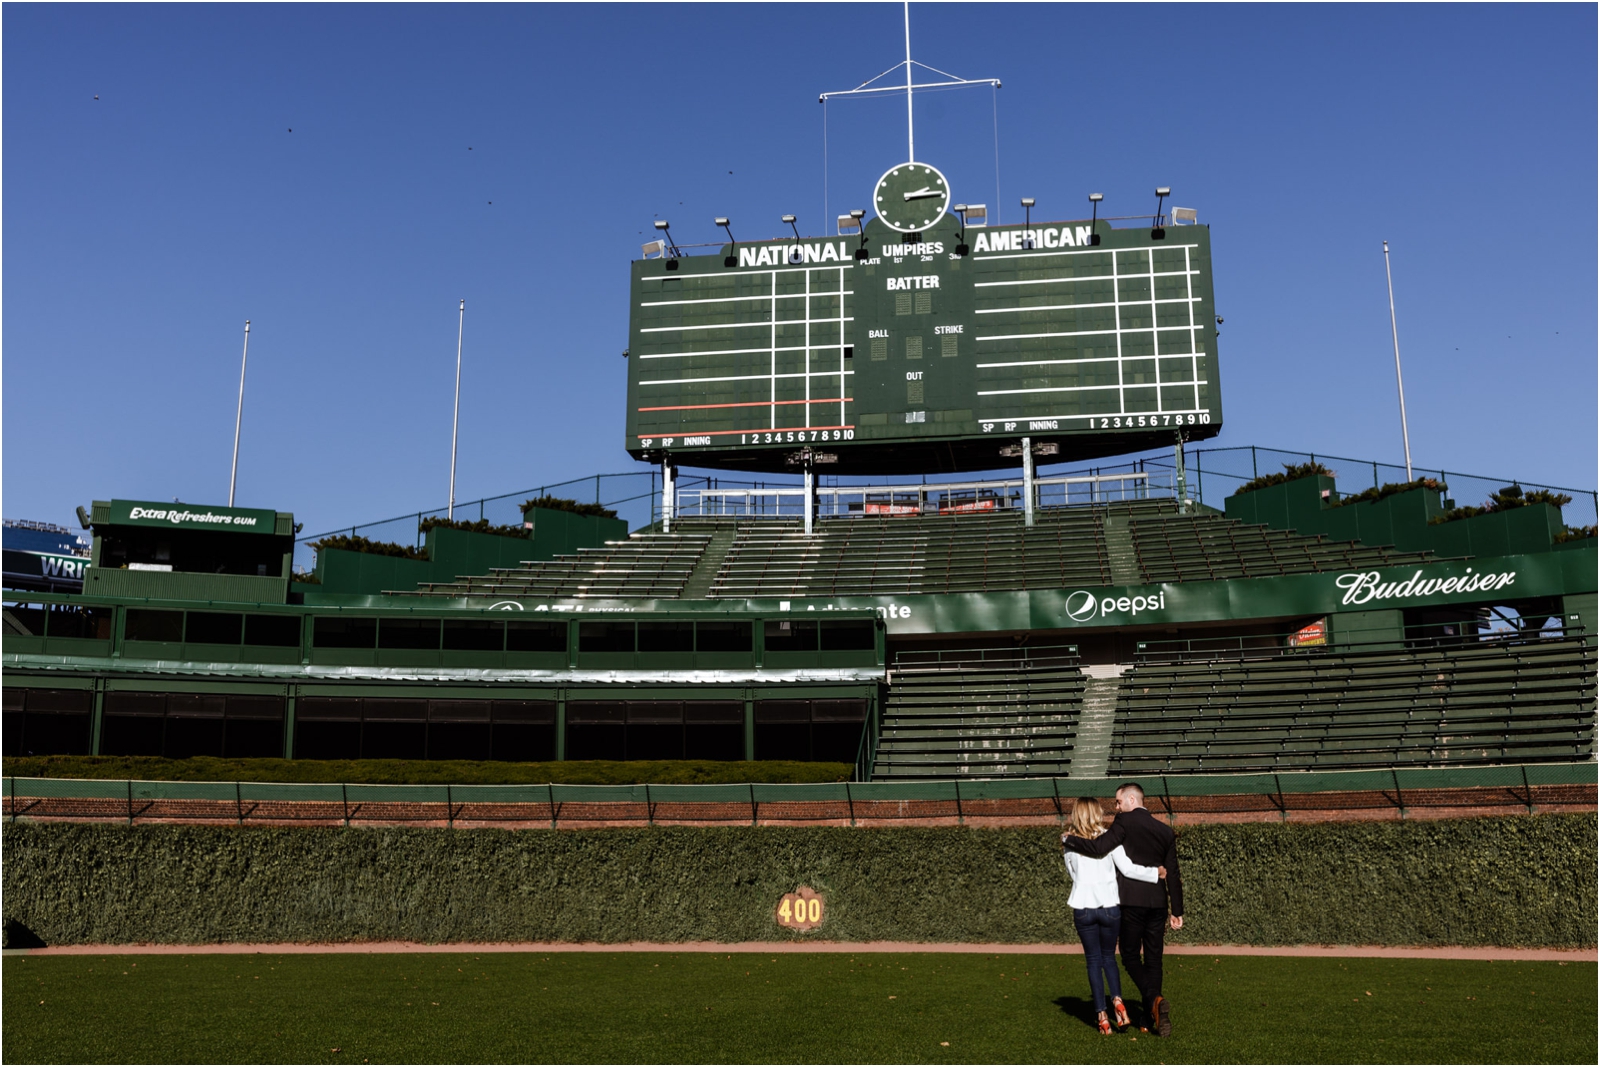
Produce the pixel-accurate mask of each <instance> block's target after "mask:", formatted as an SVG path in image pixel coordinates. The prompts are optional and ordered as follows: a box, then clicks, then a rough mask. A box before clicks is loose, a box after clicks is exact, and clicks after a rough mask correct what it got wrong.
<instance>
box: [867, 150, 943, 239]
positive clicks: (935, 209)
mask: <svg viewBox="0 0 1600 1067" xmlns="http://www.w3.org/2000/svg"><path fill="white" fill-rule="evenodd" d="M872 195H873V200H872V204H873V207H875V208H877V211H878V218H880V219H882V220H883V222H884V225H886V226H888V227H889V228H890V229H892V230H899V231H900V232H901V233H915V232H917V231H919V230H926V229H927V228H928V227H929V226H932V225H933V224H934V223H936V222H938V221H939V220H940V219H942V218H944V213H945V212H946V211H947V210H948V209H949V207H950V183H949V182H947V181H945V180H944V175H943V174H940V173H939V171H938V169H937V168H935V167H930V166H928V165H927V164H926V163H902V164H900V165H899V166H898V167H895V168H893V169H892V170H890V171H889V172H888V173H887V174H885V175H884V176H883V177H881V178H879V179H878V188H877V190H876V191H875V192H874V193H873V194H872Z"/></svg>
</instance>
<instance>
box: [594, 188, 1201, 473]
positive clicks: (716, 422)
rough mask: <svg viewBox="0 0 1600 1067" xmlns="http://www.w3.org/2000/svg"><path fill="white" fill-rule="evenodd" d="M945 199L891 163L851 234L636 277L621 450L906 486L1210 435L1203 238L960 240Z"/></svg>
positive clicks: (1042, 229) (1020, 232)
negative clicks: (1040, 451) (1034, 447)
mask: <svg viewBox="0 0 1600 1067" xmlns="http://www.w3.org/2000/svg"><path fill="white" fill-rule="evenodd" d="M951 197H952V190H951V189H950V185H949V182H948V181H947V180H946V179H945V177H944V175H943V174H942V173H940V171H939V170H938V169H937V168H936V167H933V166H931V165H928V164H924V163H907V164H901V165H900V166H898V167H893V168H891V169H890V170H889V171H887V172H886V173H885V174H884V175H883V177H882V178H880V179H879V181H878V183H877V185H876V186H875V187H874V189H873V193H872V204H873V207H874V213H875V214H874V217H871V218H869V219H868V220H866V222H865V225H864V227H863V230H862V233H861V235H860V236H859V237H857V236H849V237H834V238H803V239H795V238H793V237H791V238H788V239H778V240H773V241H765V242H757V243H752V244H738V245H734V244H728V245H724V246H723V247H722V248H721V249H720V250H719V251H718V252H717V253H716V254H715V255H703V256H685V257H682V258H679V259H676V260H667V259H649V260H639V261H636V262H635V263H634V264H633V276H632V284H631V287H630V290H629V296H630V304H631V306H630V313H629V332H628V354H629V357H630V358H629V359H628V410H627V424H626V434H627V442H626V444H627V449H628V451H629V452H630V453H631V454H632V455H634V456H635V457H636V458H639V459H644V460H649V461H660V460H662V459H664V458H667V457H669V456H670V457H676V458H677V459H679V460H680V461H681V462H683V463H687V464H692V465H695V466H703V467H722V468H729V469H737V470H765V471H782V470H793V469H794V463H795V461H796V457H797V455H798V454H799V453H800V452H801V450H803V449H807V448H809V449H810V450H811V452H812V453H813V454H815V453H824V454H826V455H827V456H828V457H829V459H830V460H831V463H832V465H831V467H830V469H832V470H834V471H837V472H839V473H863V474H865V473H886V474H887V473H900V474H904V473H917V472H927V471H939V470H947V471H961V470H992V469H995V468H999V467H1006V466H1011V465H1013V464H1014V463H1015V462H1016V461H1015V460H1014V459H1010V458H1005V455H1006V453H1009V454H1010V455H1015V451H1016V446H1017V442H1018V440H1019V439H1020V438H1022V437H1028V438H1031V439H1032V440H1033V441H1034V442H1035V443H1044V444H1052V445H1054V446H1055V450H1054V455H1055V456H1056V457H1057V459H1059V460H1076V459H1089V458H1093V457H1098V456H1109V455H1118V454H1124V453H1128V452H1134V451H1140V450H1144V449H1149V448H1154V447H1160V446H1167V445H1171V444H1172V443H1173V442H1174V440H1175V439H1176V437H1177V435H1178V434H1179V433H1180V432H1181V433H1182V434H1183V435H1184V437H1185V439H1186V440H1196V439H1200V438H1206V437H1211V436H1214V435H1215V434H1216V433H1217V432H1218V431H1220V429H1221V427H1222V407H1221V398H1220V392H1219V386H1218V371H1217V352H1216V327H1215V323H1216V310H1215V304H1214V299H1213V295H1212V281H1211V242H1210V231H1209V229H1208V228H1206V227H1204V226H1199V225H1193V226H1168V227H1167V228H1166V229H1165V231H1164V236H1162V237H1159V238H1158V237H1155V236H1153V233H1152V230H1151V229H1149V228H1148V227H1141V228H1138V229H1120V230H1119V229H1112V228H1111V227H1110V226H1109V225H1108V224H1107V223H1105V222H1103V221H1101V222H1098V223H1093V224H1091V222H1089V221H1088V220H1081V221H1080V220H1074V221H1067V222H1036V223H1033V224H1032V225H1030V226H1029V227H1028V228H1027V229H1026V230H1024V229H1022V228H1011V227H965V226H964V224H963V223H962V222H961V220H960V219H958V218H957V217H956V216H954V215H952V214H951V213H950V210H949V209H950V202H951ZM1092 234H1098V235H1099V238H1100V240H1099V243H1097V244H1096V243H1093V242H1092V241H1091V240H1090V238H1091V235H1092ZM958 249H961V250H962V251H958ZM858 250H863V251H864V252H865V258H857V254H858ZM669 267H670V268H671V269H669Z"/></svg>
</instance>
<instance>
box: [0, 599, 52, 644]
mask: <svg viewBox="0 0 1600 1067" xmlns="http://www.w3.org/2000/svg"><path fill="white" fill-rule="evenodd" d="M44 622H45V606H44V605H43V604H7V605H6V606H5V623H6V633H8V634H16V635H17V636H18V637H43V636H44Z"/></svg>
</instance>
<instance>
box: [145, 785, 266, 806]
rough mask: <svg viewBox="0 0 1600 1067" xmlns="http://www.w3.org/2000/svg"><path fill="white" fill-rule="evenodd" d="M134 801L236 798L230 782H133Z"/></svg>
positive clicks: (236, 794) (235, 792) (230, 800)
mask: <svg viewBox="0 0 1600 1067" xmlns="http://www.w3.org/2000/svg"><path fill="white" fill-rule="evenodd" d="M131 785H132V786H133V790H132V794H133V799H134V800H226V801H229V802H230V803H231V802H233V801H234V800H236V799H237V798H238V795H239V794H238V792H237V789H236V787H235V786H234V784H233V783H232V782H133V783H131Z"/></svg>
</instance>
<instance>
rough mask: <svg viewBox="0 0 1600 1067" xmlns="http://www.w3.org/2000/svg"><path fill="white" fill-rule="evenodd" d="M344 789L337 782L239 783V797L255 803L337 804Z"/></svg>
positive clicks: (343, 793) (341, 800)
mask: <svg viewBox="0 0 1600 1067" xmlns="http://www.w3.org/2000/svg"><path fill="white" fill-rule="evenodd" d="M345 788H346V787H345V786H342V785H340V784H339V783H337V782H331V783H316V782H284V783H280V782H240V783H239V797H240V799H241V800H244V801H246V802H257V803H263V802H265V803H277V802H284V801H321V802H323V803H332V804H338V803H341V802H343V800H344V799H345Z"/></svg>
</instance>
